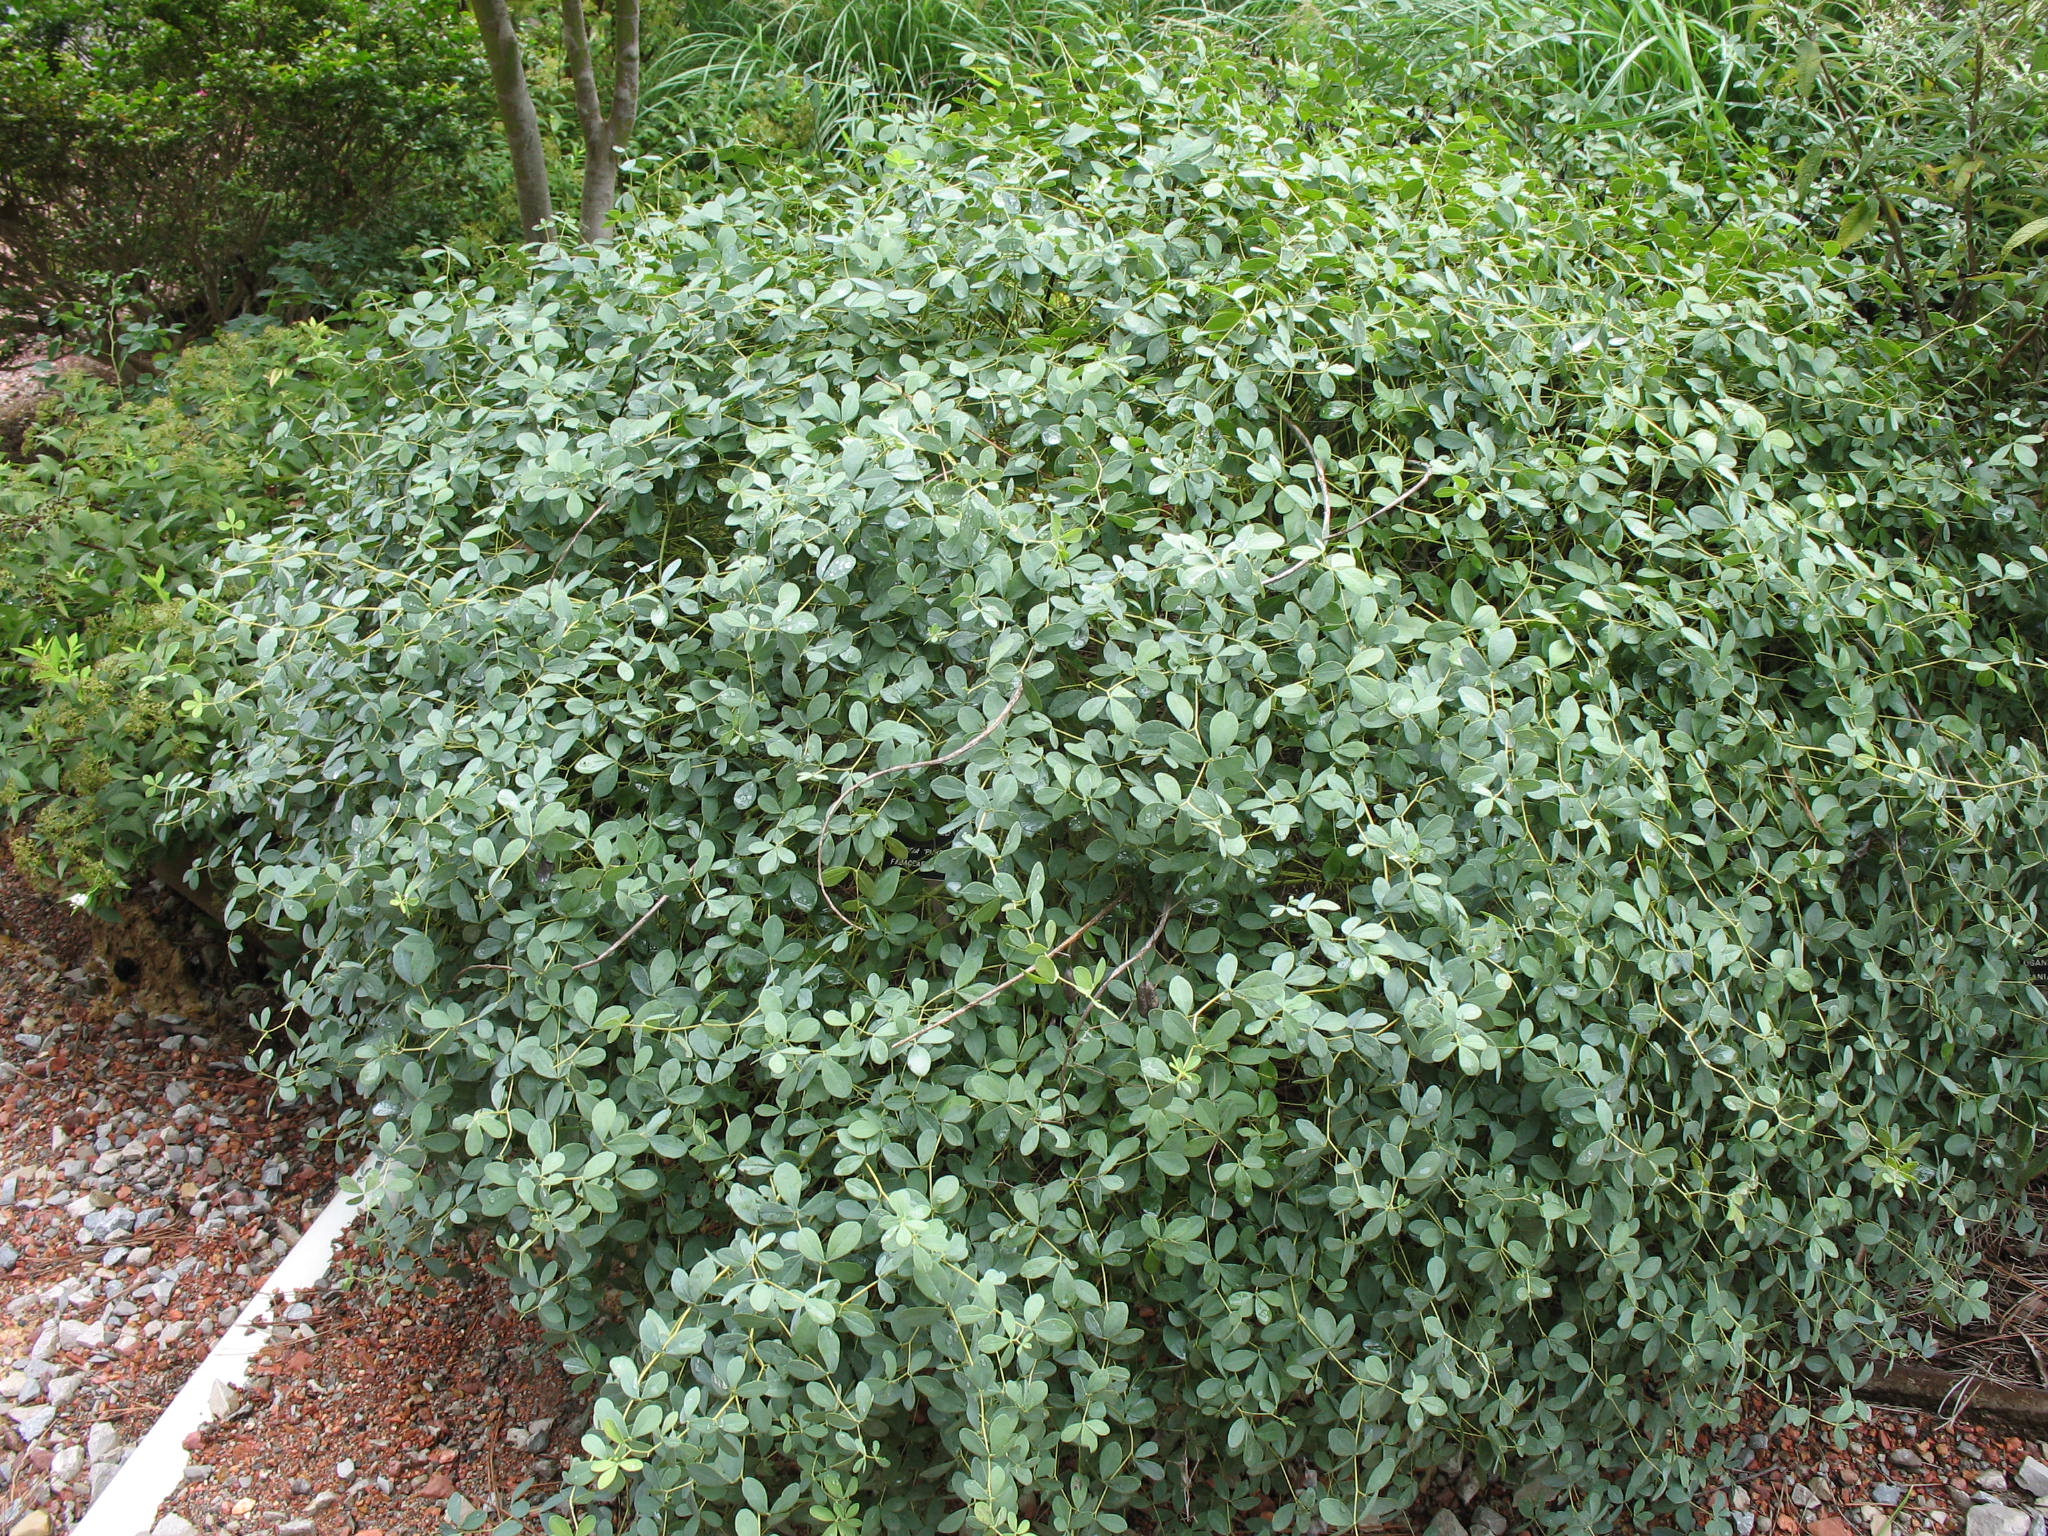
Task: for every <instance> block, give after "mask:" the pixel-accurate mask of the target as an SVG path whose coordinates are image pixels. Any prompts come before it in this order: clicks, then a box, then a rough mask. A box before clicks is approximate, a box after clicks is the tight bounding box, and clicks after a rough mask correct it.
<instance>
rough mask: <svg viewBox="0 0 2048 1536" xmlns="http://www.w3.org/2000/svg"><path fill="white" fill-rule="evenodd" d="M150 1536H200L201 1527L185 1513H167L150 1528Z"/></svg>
mask: <svg viewBox="0 0 2048 1536" xmlns="http://www.w3.org/2000/svg"><path fill="white" fill-rule="evenodd" d="M149 1536H199V1527H197V1526H196V1525H194V1524H193V1523H192V1522H191V1521H190V1520H187V1519H186V1518H185V1517H184V1516H183V1515H165V1516H164V1517H163V1519H161V1520H159V1521H157V1523H156V1524H155V1525H154V1526H152V1527H151V1528H150V1532H149Z"/></svg>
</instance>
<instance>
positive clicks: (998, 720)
mask: <svg viewBox="0 0 2048 1536" xmlns="http://www.w3.org/2000/svg"><path fill="white" fill-rule="evenodd" d="M1030 667H1031V654H1030V653H1029V652H1028V651H1027V652H1026V653H1025V656H1024V661H1023V664H1022V665H1021V666H1020V667H1018V669H1017V686H1016V687H1015V688H1014V689H1012V690H1011V692H1010V701H1009V703H1007V704H1005V705H1004V706H1003V707H1002V708H1001V709H1000V710H998V711H997V712H996V717H995V719H993V720H991V721H989V723H988V724H987V725H985V726H983V727H982V728H981V730H980V731H979V732H977V733H976V734H975V735H974V736H972V737H970V738H969V739H968V740H966V741H964V742H962V743H961V744H960V745H959V746H957V747H955V748H954V749H953V750H952V751H950V752H948V753H945V754H944V755H943V756H940V757H928V758H926V759H925V760H924V761H923V762H921V763H898V764H896V765H895V766H894V767H893V768H877V769H876V770H875V771H874V772H873V773H871V774H869V775H867V777H865V778H860V779H855V780H854V781H853V782H852V783H851V784H849V785H847V786H846V788H844V789H842V790H840V791H839V794H838V796H837V798H835V799H834V800H833V802H832V803H831V804H830V805H829V806H827V807H826V808H825V816H824V819H823V820H822V821H820V822H819V823H818V847H817V853H816V855H815V856H814V858H813V860H812V865H811V867H812V869H813V870H814V871H816V873H817V876H818V894H819V895H821V896H823V897H824V898H825V905H826V906H828V907H830V908H831V909H832V915H833V916H834V917H836V918H838V919H839V921H840V922H842V923H844V924H846V926H847V927H849V928H856V927H858V926H859V924H857V923H855V922H854V920H853V919H852V918H850V917H848V916H847V915H846V914H845V913H844V912H842V911H840V910H839V903H838V902H836V901H834V900H833V899H832V893H831V892H830V891H828V890H827V889H825V835H826V833H828V832H829V831H831V829H832V818H833V817H834V816H836V815H837V814H838V813H839V807H840V806H842V805H844V804H846V800H847V797H848V796H849V795H851V794H853V793H854V792H855V791H856V790H860V789H864V788H865V787H866V786H868V785H870V784H872V783H874V782H875V780H877V779H879V778H883V777H885V776H886V775H888V774H892V773H909V772H910V771H911V770H912V769H915V768H937V767H939V766H941V765H942V764H945V763H950V762H952V761H953V759H954V758H956V757H964V756H966V755H967V754H968V753H969V752H972V751H973V750H974V749H975V748H976V747H978V746H980V745H981V744H982V743H983V742H984V741H987V740H988V739H989V737H990V736H992V735H994V734H995V731H996V728H997V727H998V726H1000V725H1001V724H1002V723H1003V722H1004V721H1005V720H1007V719H1009V718H1010V711H1011V710H1013V709H1015V708H1016V707H1017V701H1018V700H1019V699H1021V698H1023V697H1024V681H1025V674H1026V673H1027V672H1028V671H1029V670H1030Z"/></svg>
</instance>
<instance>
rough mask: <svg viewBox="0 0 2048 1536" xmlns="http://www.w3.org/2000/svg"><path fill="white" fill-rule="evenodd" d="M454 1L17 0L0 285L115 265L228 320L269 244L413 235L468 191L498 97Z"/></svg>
mask: <svg viewBox="0 0 2048 1536" xmlns="http://www.w3.org/2000/svg"><path fill="white" fill-rule="evenodd" d="M474 54H475V48H474V45H473V42H472V39H470V38H469V37H468V36H466V35H464V33H463V30H462V29H461V28H460V27H459V26H455V25H452V24H451V22H450V18H449V17H448V16H447V15H446V14H445V13H436V12H434V11H432V10H431V9H429V8H426V7H420V6H415V5H410V4H400V3H396V0H118V3H116V4H111V5H109V4H104V3H98V0H94V3H90V4H89V3H86V0H17V3H15V4H13V5H10V6H9V7H8V8H7V11H6V13H5V14H4V15H0V146H4V148H0V296H4V297H5V299H6V301H7V303H8V306H9V308H10V309H11V310H33V309H35V308H37V307H40V306H45V305H49V304H53V303H58V302H61V301H64V300H67V299H71V300H75V299H80V298H89V297H91V294H92V292H93V291H94V290H95V289H96V288H98V287H99V286H101V285H103V284H104V283H105V282H106V281H107V278H106V274H113V275H114V276H115V277H117V278H118V277H121V276H123V275H127V276H130V277H133V278H134V279H135V280H137V281H139V282H140V283H141V284H142V285H143V287H144V289H145V291H144V292H143V293H142V294H141V295H139V297H140V298H141V299H143V300H145V301H146V302H148V303H150V304H153V305H154V306H155V308H156V309H158V310H160V311H163V312H167V313H172V314H182V313H185V312H187V311H192V312H196V313H197V314H199V315H200V316H202V317H203V318H205V319H207V320H209V321H211V322H214V323H218V322H220V321H222V320H224V319H226V318H228V317H230V316H232V315H234V314H237V313H239V312H240V311H241V310H242V309H244V308H246V307H247V306H248V304H249V303H250V301H251V300H252V299H254V297H255V296H256V294H257V292H258V290H259V289H260V288H261V287H262V286H263V276H264V273H265V271H266V269H267V268H268V266H269V264H270V260H271V257H272V255H273V254H274V253H275V252H277V251H279V250H280V249H282V248H283V247H285V246H286V245H288V244H290V243H291V242H293V241H296V240H301V239H306V238H310V237H314V236H326V235H331V234H333V233H335V232H336V231H337V230H338V229H351V230H361V231H365V232H371V233H375V234H377V235H380V236H382V237H383V238H384V239H386V240H392V241H400V242H402V241H404V240H408V239H410V238H412V236H413V235H414V233H415V231H416V229H417V225H418V223H419V222H420V221H431V220H432V219H433V218H434V217H435V216H436V210H437V204H439V203H441V202H444V201H446V200H448V199H451V198H453V197H456V196H458V195H460V188H461V187H462V184H463V176H464V172H465V170H466V168H467V161H468V159H469V156H470V151H471V149H472V147H473V146H474V145H476V144H478V143H480V142H484V141H485V139H486V136H487V134H488V122H489V112H490V101H489V95H488V93H487V91H486V90H485V89H484V85H483V80H482V67H481V64H480V63H479V62H478V61H477V60H476V58H475V57H474Z"/></svg>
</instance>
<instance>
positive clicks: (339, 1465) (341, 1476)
mask: <svg viewBox="0 0 2048 1536" xmlns="http://www.w3.org/2000/svg"><path fill="white" fill-rule="evenodd" d="M355 1475H356V1464H355V1462H354V1461H353V1460H346V1461H337V1462H336V1463H335V1464H334V1480H335V1481H336V1482H337V1483H345V1482H347V1481H348V1480H349V1479H350V1478H352V1477H354V1476H355Z"/></svg>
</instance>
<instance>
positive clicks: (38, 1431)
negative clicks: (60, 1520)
mask: <svg viewBox="0 0 2048 1536" xmlns="http://www.w3.org/2000/svg"><path fill="white" fill-rule="evenodd" d="M7 1417H9V1418H10V1419H12V1420H14V1427H15V1429H16V1430H18V1431H19V1432H20V1434H21V1438H22V1440H23V1441H24V1442H25V1443H27V1444H30V1445H33V1444H34V1443H35V1442H36V1441H38V1440H40V1439H42V1437H43V1431H45V1430H46V1429H48V1428H49V1427H50V1421H51V1420H52V1419H54V1418H56V1417H57V1410H56V1409H54V1408H48V1407H44V1408H10V1409H8V1410H7ZM9 1536H13V1533H12V1532H10V1533H9Z"/></svg>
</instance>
